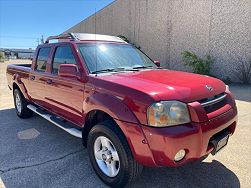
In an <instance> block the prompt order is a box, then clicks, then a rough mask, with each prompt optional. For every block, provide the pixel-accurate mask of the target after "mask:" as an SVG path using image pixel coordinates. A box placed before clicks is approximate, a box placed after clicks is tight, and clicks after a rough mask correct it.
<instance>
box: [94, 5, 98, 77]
mask: <svg viewBox="0 0 251 188" xmlns="http://www.w3.org/2000/svg"><path fill="white" fill-rule="evenodd" d="M94 19H95V26H94V27H95V69H96V70H95V72H96V75H95V76H97V71H98V57H97V38H96V35H97V20H96V8H95V15H94Z"/></svg>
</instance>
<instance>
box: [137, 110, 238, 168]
mask: <svg viewBox="0 0 251 188" xmlns="http://www.w3.org/2000/svg"><path fill="white" fill-rule="evenodd" d="M236 122H237V110H236V109H235V108H234V109H233V108H231V109H230V110H228V111H227V112H225V113H222V114H221V115H219V116H217V117H214V118H212V119H210V120H208V121H206V122H204V123H188V124H184V125H178V126H173V127H165V128H153V127H148V126H142V129H143V132H144V134H145V137H146V139H147V143H148V145H149V148H150V150H151V152H152V156H153V160H154V162H155V165H150V166H173V167H175V166H180V165H183V164H185V163H187V162H189V161H194V160H198V159H200V158H201V157H203V156H205V155H207V154H209V153H211V152H212V150H213V146H212V145H211V144H210V138H211V137H212V136H214V135H215V134H217V133H219V132H221V131H223V130H224V131H225V130H226V131H228V132H229V133H230V134H233V133H234V131H235V127H236ZM181 149H184V150H185V151H186V156H185V157H184V159H182V160H181V161H179V162H175V161H174V156H175V155H176V153H177V152H178V151H179V150H181Z"/></svg>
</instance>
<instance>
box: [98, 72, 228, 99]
mask: <svg viewBox="0 0 251 188" xmlns="http://www.w3.org/2000/svg"><path fill="white" fill-rule="evenodd" d="M99 78H100V79H102V80H106V81H110V82H113V83H116V84H120V85H124V86H126V87H130V88H132V89H135V90H138V91H141V92H144V93H147V94H148V95H151V96H152V97H153V98H154V99H155V100H156V101H159V100H179V101H183V102H192V101H196V100H201V99H204V98H208V97H212V96H214V95H217V94H220V93H222V92H224V91H225V89H226V86H225V84H224V83H223V82H222V81H220V80H219V79H216V78H213V77H209V76H204V75H199V74H193V73H188V72H180V71H172V70H166V69H157V70H142V71H138V72H130V73H118V74H109V75H103V76H100V77H99ZM210 88H211V89H210Z"/></svg>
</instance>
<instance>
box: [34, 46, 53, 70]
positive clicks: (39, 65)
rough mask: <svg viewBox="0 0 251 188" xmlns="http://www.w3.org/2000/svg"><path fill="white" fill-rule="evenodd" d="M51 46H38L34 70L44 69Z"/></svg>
mask: <svg viewBox="0 0 251 188" xmlns="http://www.w3.org/2000/svg"><path fill="white" fill-rule="evenodd" d="M50 49H51V48H40V49H39V52H38V56H37V62H36V66H35V70H38V71H43V72H44V71H45V70H46V64H47V61H48V57H49V53H50Z"/></svg>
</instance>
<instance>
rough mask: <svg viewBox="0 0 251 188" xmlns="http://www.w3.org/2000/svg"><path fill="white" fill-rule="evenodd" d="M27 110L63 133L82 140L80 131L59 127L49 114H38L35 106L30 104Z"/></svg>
mask: <svg viewBox="0 0 251 188" xmlns="http://www.w3.org/2000/svg"><path fill="white" fill-rule="evenodd" d="M27 108H29V109H30V110H32V111H33V112H35V113H37V114H38V115H40V116H41V117H42V118H44V119H46V120H48V121H49V122H51V123H53V124H54V125H56V126H57V127H59V128H61V129H63V130H64V131H66V132H68V133H70V134H71V135H73V136H75V137H78V138H82V131H79V130H77V129H75V128H65V127H63V126H62V125H60V124H59V123H57V122H55V121H53V120H52V119H51V117H52V115H51V114H42V113H40V112H39V111H38V110H37V109H38V108H37V107H36V106H33V105H31V104H29V105H27Z"/></svg>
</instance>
